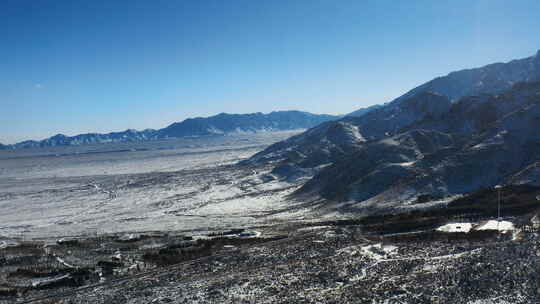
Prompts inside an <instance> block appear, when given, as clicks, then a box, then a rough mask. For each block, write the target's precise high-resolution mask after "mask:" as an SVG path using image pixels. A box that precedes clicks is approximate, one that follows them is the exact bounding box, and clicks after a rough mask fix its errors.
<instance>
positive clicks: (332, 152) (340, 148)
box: [250, 51, 540, 167]
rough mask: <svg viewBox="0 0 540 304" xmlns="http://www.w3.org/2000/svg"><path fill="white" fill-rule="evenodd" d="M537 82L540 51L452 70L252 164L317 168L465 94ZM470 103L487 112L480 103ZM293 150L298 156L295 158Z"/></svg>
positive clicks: (261, 156)
mask: <svg viewBox="0 0 540 304" xmlns="http://www.w3.org/2000/svg"><path fill="white" fill-rule="evenodd" d="M538 80H540V51H539V52H538V53H537V54H536V55H535V56H531V57H528V58H525V59H520V60H514V61H511V62H508V63H496V64H491V65H487V66H484V67H481V68H476V69H469V70H462V71H457V72H452V73H450V74H448V75H447V76H444V77H439V78H436V79H433V80H431V81H429V82H427V83H425V84H423V85H420V86H418V87H416V88H414V89H412V90H411V91H409V92H407V93H406V94H404V95H403V96H400V97H398V98H396V99H395V100H393V101H392V102H390V103H387V104H385V105H383V106H381V107H379V108H376V109H374V110H372V111H369V112H368V113H365V114H364V115H362V116H360V117H350V116H347V117H345V118H343V119H341V120H339V121H335V122H332V123H327V124H323V125H320V126H317V127H315V128H314V129H312V130H308V131H307V132H305V133H303V134H299V135H298V136H295V137H293V138H291V139H289V140H287V141H285V142H281V143H277V144H275V145H273V146H270V147H269V148H268V149H266V150H265V151H263V152H261V153H259V154H257V155H255V156H254V157H253V158H252V159H251V160H250V163H261V162H268V161H276V160H280V161H285V162H288V163H293V164H295V165H298V166H300V167H306V166H308V167H314V166H318V165H321V164H324V163H328V162H333V161H335V160H337V159H340V158H342V157H343V155H345V154H348V153H347V152H348V151H351V150H353V151H354V150H357V148H358V147H359V146H361V143H362V142H363V141H366V140H367V141H372V140H379V139H382V138H384V137H386V136H389V135H393V134H396V132H398V131H399V130H400V129H402V128H405V127H407V126H410V125H413V124H416V123H418V122H421V121H423V120H426V119H429V118H437V117H438V116H440V115H443V114H445V113H446V112H448V110H449V109H450V106H451V104H452V103H455V102H457V101H459V99H460V98H463V97H466V96H476V95H481V94H498V93H501V92H503V91H505V90H507V89H509V88H512V87H513V86H514V85H515V84H517V83H520V82H534V81H538ZM463 105H464V104H463ZM466 106H471V107H476V108H477V110H478V112H481V111H482V109H481V107H482V105H481V104H478V105H470V104H467V105H466ZM488 110H489V109H488ZM353 113H354V112H353ZM487 114H489V113H487ZM467 115H475V114H467ZM340 130H341V131H340ZM350 130H355V132H354V136H351V132H350ZM336 132H338V133H339V136H338V138H345V140H337V139H334V138H333V137H335V135H336ZM331 133H332V134H331ZM291 153H292V154H294V155H297V156H299V157H294V158H292V159H291V158H290V157H289V156H290V155H291Z"/></svg>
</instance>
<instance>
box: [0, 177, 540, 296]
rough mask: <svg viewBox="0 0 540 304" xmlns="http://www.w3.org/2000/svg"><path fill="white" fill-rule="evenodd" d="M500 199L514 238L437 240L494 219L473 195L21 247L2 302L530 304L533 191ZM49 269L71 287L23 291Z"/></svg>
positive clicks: (490, 205)
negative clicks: (388, 209) (375, 212)
mask: <svg viewBox="0 0 540 304" xmlns="http://www.w3.org/2000/svg"><path fill="white" fill-rule="evenodd" d="M504 191H505V193H506V196H504V198H505V199H507V201H508V202H509V203H508V205H507V206H503V209H502V212H503V214H504V215H506V217H504V218H503V220H505V221H510V222H512V223H514V225H515V228H516V229H515V230H511V231H506V232H501V233H499V232H497V231H493V230H475V229H474V228H473V230H471V231H470V232H468V233H463V232H459V233H458V232H454V233H449V232H441V231H437V230H436V228H437V227H439V226H440V225H441V224H444V223H446V222H470V223H473V227H475V225H476V224H477V223H480V222H482V221H485V220H489V219H493V218H494V217H493V211H494V207H495V206H497V203H496V200H493V199H492V196H493V194H494V193H493V190H481V191H478V192H476V193H473V194H471V195H469V196H466V197H463V198H461V199H458V200H456V201H454V202H452V203H450V204H449V205H448V206H447V207H445V208H444V209H433V210H424V211H418V210H417V211H413V212H409V213H407V214H401V215H380V216H371V217H368V218H362V219H348V220H344V219H341V220H339V219H337V220H333V221H326V222H295V223H291V222H289V223H286V224H276V225H273V226H266V227H265V228H254V229H258V231H259V232H261V233H262V234H261V235H255V234H252V233H250V230H242V229H239V230H231V231H224V232H222V233H213V234H210V235H206V236H205V237H199V238H197V237H196V238H195V239H191V238H190V237H186V236H184V235H173V234H170V235H167V234H159V233H146V234H142V235H138V236H137V237H136V238H126V236H125V235H124V236H118V235H110V236H102V237H100V238H87V239H80V240H78V241H76V242H70V241H69V240H68V241H67V242H66V240H64V242H62V244H55V245H51V246H48V247H47V248H51V249H49V251H48V253H45V254H44V252H43V247H42V246H39V244H38V243H37V242H36V243H33V244H31V243H23V244H20V245H19V246H12V247H7V248H4V249H2V254H3V257H4V259H3V260H2V266H1V267H2V280H3V282H2V283H1V284H0V292H1V295H0V303H65V304H68V303H72V304H75V303H76V304H82V303H535V302H537V301H540V234H539V233H540V231H539V230H538V227H539V226H538V223H536V224H535V220H536V219H537V218H538V212H539V210H538V208H537V207H536V208H533V207H534V206H533V205H534V204H538V203H533V202H535V201H536V199H535V194H537V189H536V188H534V187H533V188H530V187H517V188H511V187H510V188H505V189H504ZM518 207H519V208H518ZM525 207H527V208H525ZM443 210H446V211H443ZM520 210H521V211H520ZM8 252H11V253H12V255H11V256H10V255H8V254H7V253H8ZM14 252H18V254H19V255H20V256H26V258H24V259H22V260H21V259H20V258H19V259H17V258H15V257H14V256H13V253H14ZM117 253H121V257H120V258H119V259H117V258H116V255H117ZM31 256H34V257H33V258H31ZM56 257H62V260H63V261H64V262H65V263H60V264H61V265H59V264H58V263H56V264H54V263H53V262H51V260H52V259H55V260H56V261H57V262H58V260H57V259H56ZM47 259H48V260H49V263H46V260H47ZM23 260H24V261H23ZM17 263H18V264H17ZM115 263H116V264H115ZM66 264H68V265H66ZM71 264H75V265H76V266H75V269H71V267H70V266H69V265H71ZM25 265H26V266H25ZM32 265H33V266H32ZM54 265H56V266H54ZM133 265H138V266H133ZM29 266H32V267H29ZM53 266H54V267H53ZM71 266H74V265H71ZM55 267H56V268H55ZM106 267H110V269H111V270H112V271H111V272H110V273H108V274H105V275H103V274H102V275H101V276H100V275H99V273H98V272H99V271H98V272H96V270H101V271H102V272H103V271H104V269H105V268H106ZM53 269H55V271H56V272H57V273H56V274H57V275H61V274H69V279H70V280H71V281H70V280H64V281H59V282H56V283H55V284H44V285H43V284H41V285H39V284H38V285H37V286H36V285H34V286H32V285H28V284H27V286H26V287H22V286H23V285H24V284H22V282H24V278H26V279H27V281H26V282H28V279H30V278H31V279H34V280H35V279H36V277H39V276H46V275H49V276H50V275H51V272H52V270H53ZM47 273H48V274H47ZM17 284H18V285H17ZM16 286H19V287H16Z"/></svg>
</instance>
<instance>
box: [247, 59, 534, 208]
mask: <svg viewBox="0 0 540 304" xmlns="http://www.w3.org/2000/svg"><path fill="white" fill-rule="evenodd" d="M353 113H354V112H353ZM538 130H540V51H539V52H538V53H537V54H536V55H535V56H531V57H528V58H525V59H520V60H514V61H511V62H508V63H497V64H491V65H487V66H484V67H481V68H476V69H469V70H463V71H458V72H453V73H450V74H448V75H447V76H444V77H439V78H436V79H434V80H432V81H429V82H427V83H425V84H423V85H420V86H419V87H416V88H414V89H412V90H411V91H409V92H408V93H406V94H404V95H403V96H400V97H398V98H396V99H395V100H393V101H392V102H390V103H387V104H385V105H383V106H381V107H377V108H376V109H374V110H371V111H368V112H367V113H363V115H362V116H360V117H354V116H350V115H348V116H347V117H344V118H342V119H339V120H336V121H329V122H325V123H322V124H321V125H319V126H317V127H314V128H312V129H309V130H307V131H306V132H304V133H301V134H299V135H296V136H293V137H291V138H289V139H287V140H285V141H282V142H278V143H276V144H274V145H271V146H270V147H268V148H267V149H265V150H264V151H262V152H260V153H258V154H256V155H254V156H253V157H251V158H250V159H248V160H247V161H244V162H243V163H242V164H247V165H249V164H260V163H274V164H275V169H274V171H273V173H274V174H275V175H278V176H281V177H282V178H290V177H291V176H293V175H295V174H298V172H313V170H315V172H319V173H318V174H316V175H315V176H314V177H313V178H312V179H311V180H310V181H309V182H307V183H306V184H305V185H304V186H303V187H302V188H301V189H300V190H299V191H298V192H297V193H296V194H297V195H309V196H320V197H322V198H325V199H327V200H335V201H343V202H349V204H348V205H341V206H342V207H344V206H347V208H349V209H351V208H352V209H354V208H353V207H358V206H362V207H363V208H365V207H367V206H371V204H370V203H373V204H374V205H377V206H378V207H381V206H383V205H384V204H398V205H399V204H403V203H404V202H411V201H414V200H415V198H417V197H419V196H422V195H431V196H433V197H442V196H445V195H450V194H457V193H465V192H469V191H473V190H475V189H478V188H480V187H491V186H494V185H496V184H499V183H517V182H519V183H522V182H526V183H540V179H539V178H540V170H538V169H536V164H537V163H538V161H540V159H539V158H538V155H540V132H538ZM322 165H324V166H322Z"/></svg>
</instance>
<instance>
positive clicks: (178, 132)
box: [0, 111, 339, 149]
mask: <svg viewBox="0 0 540 304" xmlns="http://www.w3.org/2000/svg"><path fill="white" fill-rule="evenodd" d="M338 118H339V117H338V116H332V115H324V114H311V113H307V112H300V111H278V112H272V113H269V114H263V113H253V114H225V113H221V114H219V115H215V116H211V117H204V118H203V117H197V118H189V119H186V120H184V121H182V122H178V123H173V124H171V125H170V126H168V127H166V128H163V129H159V130H153V129H146V130H143V131H137V130H132V129H128V130H126V131H123V132H112V133H107V134H99V133H87V134H79V135H76V136H66V135H63V134H57V135H55V136H52V137H49V138H47V139H44V140H41V141H35V140H27V141H23V142H20V143H17V144H14V145H8V146H2V145H0V149H2V148H11V149H19V148H32V147H52V146H76V145H86V144H100V143H111V142H139V141H147V140H157V139H167V138H176V137H186V136H205V135H219V134H230V133H245V132H249V133H253V132H262V131H277V130H295V129H308V128H311V127H314V126H316V125H318V124H320V123H322V122H325V121H329V120H334V119H338Z"/></svg>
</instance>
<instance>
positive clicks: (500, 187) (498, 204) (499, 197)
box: [495, 185, 502, 231]
mask: <svg viewBox="0 0 540 304" xmlns="http://www.w3.org/2000/svg"><path fill="white" fill-rule="evenodd" d="M495 189H497V192H498V199H497V231H499V223H500V222H501V189H502V186H501V185H497V186H495Z"/></svg>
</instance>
